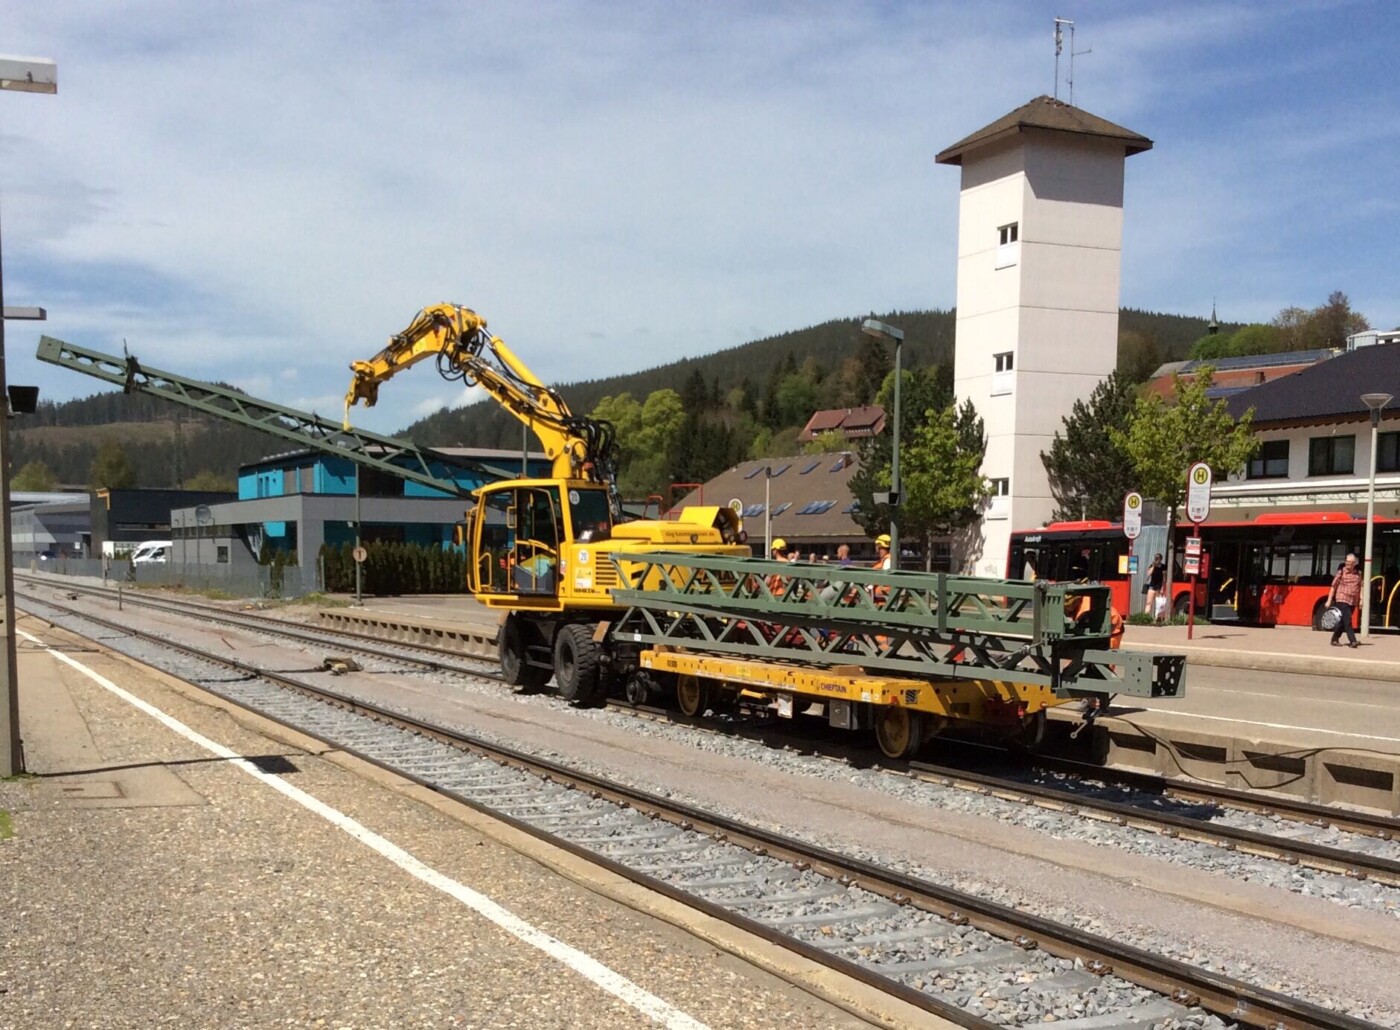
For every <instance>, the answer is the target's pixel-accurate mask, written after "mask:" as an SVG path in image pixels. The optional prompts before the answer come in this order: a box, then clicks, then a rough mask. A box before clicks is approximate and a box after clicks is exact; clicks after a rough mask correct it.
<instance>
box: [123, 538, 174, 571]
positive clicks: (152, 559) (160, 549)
mask: <svg viewBox="0 0 1400 1030" xmlns="http://www.w3.org/2000/svg"><path fill="white" fill-rule="evenodd" d="M170 547H171V544H170V541H169V540H147V541H145V542H144V543H142V544H139V545H138V546H137V548H136V550H134V551H132V552H131V564H133V565H158V564H162V563H164V562H167V561H169V560H170Z"/></svg>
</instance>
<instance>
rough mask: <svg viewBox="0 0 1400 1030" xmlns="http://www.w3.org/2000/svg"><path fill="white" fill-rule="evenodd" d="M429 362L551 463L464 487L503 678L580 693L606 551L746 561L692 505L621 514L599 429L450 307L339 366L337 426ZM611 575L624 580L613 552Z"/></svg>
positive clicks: (597, 649)
mask: <svg viewBox="0 0 1400 1030" xmlns="http://www.w3.org/2000/svg"><path fill="white" fill-rule="evenodd" d="M429 357H432V358H435V359H436V361H437V367H438V371H439V373H441V374H442V376H443V377H444V378H446V379H453V380H456V379H460V380H462V381H463V382H464V383H465V384H466V385H467V386H476V385H479V386H481V387H482V388H483V389H485V390H486V392H487V393H489V394H490V395H491V396H492V397H493V398H494V399H495V400H496V402H497V403H499V404H500V405H501V406H502V407H504V408H505V409H506V410H507V411H509V412H510V413H511V414H513V415H514V416H515V417H516V418H518V419H519V420H520V421H521V422H523V423H524V424H525V425H526V426H528V427H529V428H530V429H531V430H532V431H533V432H534V434H535V436H536V437H538V438H539V441H540V444H541V446H542V447H543V449H544V453H545V455H546V456H547V457H548V458H549V459H550V460H551V461H552V462H553V468H552V470H551V473H550V476H549V477H548V478H546V479H512V480H502V481H499V482H495V483H490V484H487V485H486V486H483V487H481V488H479V489H477V490H476V491H474V492H473V497H474V498H475V500H476V505H475V507H473V508H472V509H471V510H469V511H468V513H467V521H466V526H465V537H466V539H465V540H464V543H465V545H466V548H467V554H468V559H469V560H468V563H467V567H468V572H467V577H468V583H467V586H468V588H469V589H470V590H471V592H472V594H473V595H474V596H475V597H476V599H477V600H478V601H480V602H481V603H482V604H484V605H486V606H487V607H489V608H495V609H499V610H501V611H502V613H503V616H502V620H501V625H500V633H499V642H498V648H499V651H500V658H501V671H502V674H503V676H504V677H505V679H506V680H507V682H509V683H511V684H512V685H515V686H519V687H522V688H524V689H534V688H538V687H542V686H543V685H544V684H545V683H546V682H548V680H549V678H550V676H554V677H555V682H556V684H557V685H558V687H559V691H560V693H561V694H562V695H563V696H564V697H566V698H568V699H570V700H573V701H586V700H588V699H589V698H590V697H592V696H593V694H594V693H595V692H596V691H597V689H598V686H599V683H600V679H601V674H602V669H601V666H602V665H603V664H604V663H605V662H606V660H607V651H606V648H604V647H603V645H602V640H601V638H602V633H601V631H600V629H599V627H600V626H601V625H602V624H603V623H605V622H607V621H608V620H610V619H612V618H615V617H616V616H617V615H619V614H620V613H621V610H622V606H620V605H618V604H617V603H615V602H614V600H613V598H612V594H611V591H612V590H613V589H614V588H616V587H618V586H619V585H620V583H619V576H618V566H616V565H614V564H613V562H612V561H611V560H610V559H609V558H608V557H607V555H608V554H610V553H618V554H622V555H624V556H625V555H627V554H629V553H635V554H637V555H638V556H639V558H643V557H644V556H646V555H650V554H653V553H656V552H661V551H665V552H681V553H690V554H707V555H737V556H745V557H747V556H749V554H750V551H749V548H748V546H747V544H746V542H745V541H746V540H747V536H746V534H745V533H744V530H743V526H742V523H741V522H740V520H739V516H738V515H737V514H736V513H735V512H733V511H731V510H730V509H728V508H723V507H704V506H700V507H689V508H685V509H683V510H682V511H681V512H679V513H678V515H677V516H676V518H674V519H664V520H643V519H638V520H632V521H628V520H627V519H626V518H625V516H624V515H623V512H622V503H621V499H620V496H619V494H618V490H617V443H616V439H615V436H614V433H613V427H612V425H611V423H608V422H606V421H602V420H599V419H593V418H588V417H586V416H579V415H574V414H573V413H572V412H571V411H570V410H569V406H568V404H566V403H565V401H564V399H563V398H562V397H561V396H560V395H559V393H558V391H556V390H554V389H552V388H551V387H549V386H546V385H545V384H544V383H543V382H542V381H541V380H540V379H539V378H538V377H537V376H536V375H535V374H534V373H533V372H531V371H530V370H529V368H527V367H526V366H525V364H524V363H523V362H522V361H521V360H520V359H519V358H518V357H516V356H515V355H514V354H513V353H512V352H511V351H510V349H509V348H507V347H506V345H505V344H504V343H503V342H502V341H501V340H500V339H499V338H498V337H496V336H493V335H491V334H490V333H489V332H487V329H486V320H485V319H484V318H482V317H481V316H480V315H478V314H477V313H476V312H474V311H472V310H470V309H469V308H464V307H461V306H459V305H456V304H437V305H434V306H433V307H428V308H424V309H423V310H422V311H420V312H419V313H418V315H417V316H416V317H415V318H414V319H413V321H412V322H411V323H409V325H408V327H407V328H406V329H404V330H403V332H401V333H398V334H396V335H395V336H392V337H390V339H389V344H388V346H386V347H385V348H384V349H383V350H382V351H380V352H379V353H378V354H376V355H375V356H374V357H372V358H370V359H369V360H368V361H356V362H354V363H353V364H352V365H351V366H350V369H351V372H352V373H353V379H352V381H351V384H350V389H349V390H348V391H347V392H346V395H345V417H346V425H347V427H348V425H349V416H350V409H351V407H353V406H354V405H355V404H356V403H361V402H362V403H364V404H365V406H367V407H368V406H371V405H373V404H374V402H375V401H376V399H377V398H378V393H379V385H380V384H381V383H383V382H384V381H385V380H388V379H391V378H392V377H393V376H395V375H396V374H398V373H399V372H401V371H403V370H404V369H406V368H409V367H410V366H412V365H415V364H417V363H418V362H420V361H422V360H424V359H425V358H429ZM642 567H644V563H639V565H638V569H639V570H640V569H641V568H642ZM621 569H622V573H623V575H624V576H625V575H626V574H627V572H628V569H629V566H628V564H627V562H626V560H625V557H624V558H623V559H622V561H621ZM631 585H633V586H640V585H642V584H640V583H633V584H631Z"/></svg>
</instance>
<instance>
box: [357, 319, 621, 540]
mask: <svg viewBox="0 0 1400 1030" xmlns="http://www.w3.org/2000/svg"><path fill="white" fill-rule="evenodd" d="M429 357H434V358H436V359H437V366H438V372H439V373H440V374H441V375H442V377H443V378H444V379H460V380H462V381H463V382H464V383H465V384H466V385H467V386H480V387H481V388H482V389H484V390H485V391H486V392H487V393H489V394H490V395H491V396H492V398H493V399H495V401H496V402H497V403H498V404H500V405H501V406H502V407H503V408H505V409H506V410H507V411H509V412H510V413H511V414H512V415H514V416H515V417H516V418H517V419H519V420H520V421H521V422H523V423H524V424H525V425H526V426H527V427H529V429H530V430H531V431H532V432H533V433H534V434H535V436H536V437H538V438H539V441H540V444H541V446H542V447H543V448H544V452H545V455H546V456H547V457H548V458H549V459H550V460H551V461H552V462H553V463H554V468H553V476H554V478H556V479H571V480H582V481H584V482H591V483H602V484H605V485H606V486H607V487H608V489H609V493H610V495H611V497H612V502H613V508H614V514H615V515H620V513H621V500H620V498H619V496H618V493H617V488H616V479H617V443H616V438H615V435H614V432H613V427H612V424H611V423H609V422H604V421H602V420H599V419H592V418H587V417H582V416H578V415H574V414H573V413H572V412H571V411H570V410H569V406H568V404H566V403H565V401H564V398H563V397H561V396H560V395H559V392H558V391H557V390H555V389H554V388H552V387H550V386H546V385H545V384H544V382H543V381H542V380H540V378H539V377H538V376H536V375H535V374H534V373H533V372H531V371H530V369H529V368H528V367H527V366H526V365H525V363H524V362H523V361H521V360H520V359H519V358H518V357H516V356H515V354H514V353H513V352H512V351H511V350H510V348H508V347H507V346H506V345H505V343H504V342H502V341H501V339H500V338H499V337H497V336H493V335H491V334H490V333H489V332H487V330H486V319H484V318H482V317H481V316H480V315H478V314H477V313H476V312H475V311H472V310H471V309H470V308H464V307H462V306H460V305H458V304H436V305H433V306H432V307H427V308H424V309H423V310H422V311H420V312H418V314H417V315H416V316H414V319H413V321H412V322H410V323H409V324H408V327H407V328H406V329H404V330H403V332H400V333H397V334H395V335H394V336H391V337H390V338H389V344H388V346H386V347H385V348H384V349H383V350H382V351H380V352H379V353H378V354H376V355H375V356H374V357H372V358H370V359H368V360H367V361H356V362H354V363H352V364H351V366H350V371H351V373H352V378H351V381H350V389H349V390H348V391H346V394H345V424H346V426H349V424H350V409H351V408H352V407H353V406H354V405H355V404H356V402H363V403H364V404H365V406H366V407H369V406H372V405H373V404H374V402H375V401H376V400H377V399H378V395H379V384H380V383H383V382H385V381H386V380H388V379H392V378H393V377H394V376H395V375H397V374H398V373H399V372H402V371H403V370H404V369H406V368H410V367H412V366H413V365H416V364H417V363H418V362H420V361H422V360H424V359H425V358H429Z"/></svg>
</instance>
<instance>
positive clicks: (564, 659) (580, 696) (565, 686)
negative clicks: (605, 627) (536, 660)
mask: <svg viewBox="0 0 1400 1030" xmlns="http://www.w3.org/2000/svg"><path fill="white" fill-rule="evenodd" d="M598 650H599V648H598V642H597V641H595V640H594V639H593V627H591V626H586V625H584V624H582V623H577V622H571V623H569V624H567V625H564V626H560V627H559V632H558V633H556V634H555V636H554V682H555V684H556V685H557V686H558V687H559V696H560V697H562V698H563V699H564V700H565V701H569V702H572V703H573V704H576V705H582V704H587V703H588V702H589V701H591V700H593V695H594V694H595V693H597V691H598Z"/></svg>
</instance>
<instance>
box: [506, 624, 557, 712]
mask: <svg viewBox="0 0 1400 1030" xmlns="http://www.w3.org/2000/svg"><path fill="white" fill-rule="evenodd" d="M528 632H529V627H527V626H526V625H525V624H524V623H523V622H522V621H521V619H520V617H519V616H516V615H511V616H509V617H507V618H506V621H505V622H504V623H502V624H501V632H500V634H499V636H498V638H497V641H496V650H497V653H498V654H499V655H500V659H501V679H503V680H505V681H506V682H507V683H509V684H510V685H511V686H512V687H519V688H520V689H521V690H523V691H524V692H526V693H530V692H532V691H536V690H539V689H540V687H542V686H544V685H545V684H546V683H548V682H549V676H550V670H549V669H543V668H541V667H540V666H538V665H531V664H529V662H527V661H526V659H525V648H526V640H527V639H528V638H527V633H528Z"/></svg>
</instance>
